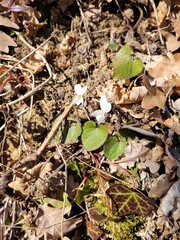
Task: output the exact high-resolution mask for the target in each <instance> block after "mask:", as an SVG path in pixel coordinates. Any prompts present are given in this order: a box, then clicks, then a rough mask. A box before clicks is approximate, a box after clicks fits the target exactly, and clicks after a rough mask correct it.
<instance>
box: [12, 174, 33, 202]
mask: <svg viewBox="0 0 180 240" xmlns="http://www.w3.org/2000/svg"><path fill="white" fill-rule="evenodd" d="M8 186H9V187H10V188H12V189H13V190H14V191H17V192H20V193H21V194H22V195H23V196H25V197H27V196H28V195H29V189H28V184H27V182H26V181H25V180H24V179H22V178H19V177H16V180H14V181H12V182H11V183H9V184H8Z"/></svg>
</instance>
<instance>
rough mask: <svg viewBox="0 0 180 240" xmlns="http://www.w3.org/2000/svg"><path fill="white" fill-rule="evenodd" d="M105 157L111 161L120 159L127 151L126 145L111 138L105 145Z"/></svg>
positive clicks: (115, 138)
mask: <svg viewBox="0 0 180 240" xmlns="http://www.w3.org/2000/svg"><path fill="white" fill-rule="evenodd" d="M103 147H104V155H105V156H106V157H107V158H108V159H109V160H110V161H111V160H114V159H116V158H118V157H119V156H120V155H121V154H122V153H123V152H124V150H125V147H126V143H125V142H122V141H118V139H117V137H110V138H109V139H107V141H106V142H105V144H104V146H103Z"/></svg>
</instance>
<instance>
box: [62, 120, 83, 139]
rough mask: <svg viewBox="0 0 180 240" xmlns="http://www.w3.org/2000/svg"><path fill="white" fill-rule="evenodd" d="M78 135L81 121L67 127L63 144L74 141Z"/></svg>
mask: <svg viewBox="0 0 180 240" xmlns="http://www.w3.org/2000/svg"><path fill="white" fill-rule="evenodd" d="M80 135H81V123H80V122H79V121H78V122H76V123H73V124H72V126H71V127H70V128H69V130H68V133H67V137H66V140H65V144H69V143H75V142H76V141H77V139H78V137H79V136H80Z"/></svg>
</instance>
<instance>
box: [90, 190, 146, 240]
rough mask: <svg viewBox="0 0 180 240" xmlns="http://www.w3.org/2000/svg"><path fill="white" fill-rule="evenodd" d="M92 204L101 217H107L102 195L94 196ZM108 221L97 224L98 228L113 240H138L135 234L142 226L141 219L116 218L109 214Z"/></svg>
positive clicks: (129, 217)
mask: <svg viewBox="0 0 180 240" xmlns="http://www.w3.org/2000/svg"><path fill="white" fill-rule="evenodd" d="M95 197H96V198H95V199H94V202H93V205H94V207H95V208H96V209H97V210H98V211H99V212H101V214H102V215H104V216H107V212H108V209H107V204H106V201H105V197H104V196H103V194H101V193H99V194H96V195H95ZM109 219H110V220H108V221H106V222H99V223H97V224H98V225H99V226H100V228H101V229H102V230H103V231H104V232H107V233H108V235H109V236H110V237H111V238H112V239H113V240H138V239H140V238H138V237H137V236H136V232H137V231H138V229H139V228H140V226H142V225H143V222H142V217H139V216H135V215H131V216H126V217H121V218H120V217H118V216H115V215H113V214H112V213H111V216H110V218H109Z"/></svg>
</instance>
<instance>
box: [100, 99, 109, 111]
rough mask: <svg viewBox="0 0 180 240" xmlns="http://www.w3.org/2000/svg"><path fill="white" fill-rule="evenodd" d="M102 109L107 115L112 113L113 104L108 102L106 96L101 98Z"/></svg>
mask: <svg viewBox="0 0 180 240" xmlns="http://www.w3.org/2000/svg"><path fill="white" fill-rule="evenodd" d="M100 107H101V109H102V110H103V111H104V112H106V113H108V112H110V111H111V103H110V102H108V101H107V98H106V96H102V97H101V99H100Z"/></svg>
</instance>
